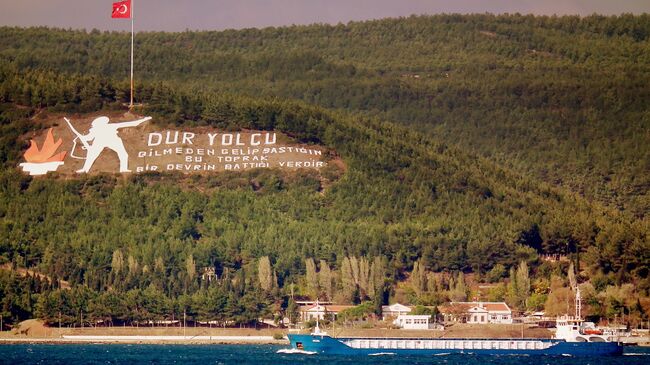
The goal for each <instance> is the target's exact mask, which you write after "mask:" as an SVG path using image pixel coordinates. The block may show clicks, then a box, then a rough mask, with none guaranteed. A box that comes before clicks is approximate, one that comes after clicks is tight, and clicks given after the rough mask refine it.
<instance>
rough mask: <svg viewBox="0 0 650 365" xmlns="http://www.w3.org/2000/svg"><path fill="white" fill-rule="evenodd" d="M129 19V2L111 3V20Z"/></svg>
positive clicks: (128, 0) (125, 0)
mask: <svg viewBox="0 0 650 365" xmlns="http://www.w3.org/2000/svg"><path fill="white" fill-rule="evenodd" d="M130 17H131V0H124V1H118V2H116V3H113V13H112V14H111V18H130Z"/></svg>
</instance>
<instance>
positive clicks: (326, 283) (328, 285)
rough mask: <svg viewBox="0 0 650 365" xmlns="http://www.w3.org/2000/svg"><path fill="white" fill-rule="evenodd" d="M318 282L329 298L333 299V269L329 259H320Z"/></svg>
mask: <svg viewBox="0 0 650 365" xmlns="http://www.w3.org/2000/svg"><path fill="white" fill-rule="evenodd" d="M318 283H319V284H320V287H321V289H322V290H323V292H324V293H325V297H326V299H327V300H332V294H333V293H332V271H331V270H330V267H329V265H328V264H327V261H325V260H320V270H319V271H318Z"/></svg>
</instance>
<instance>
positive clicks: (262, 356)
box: [0, 344, 650, 365]
mask: <svg viewBox="0 0 650 365" xmlns="http://www.w3.org/2000/svg"><path fill="white" fill-rule="evenodd" d="M282 348H288V346H274V345H255V346H252V345H99V344H97V345H49V344H20V345H0V364H13V365H18V364H202V365H208V364H237V365H247V364H255V365H259V364H327V365H332V364H355V365H363V364H395V365H406V364H446V365H447V364H449V365H455V364H458V365H464V364H469V365H488V364H512V365H515V364H549V365H564V364H566V365H599V364H621V365H636V364H639V365H640V364H644V365H647V364H650V348H647V347H645V348H643V347H627V348H626V349H625V354H624V355H623V356H617V357H550V356H540V357H537V356H530V357H527V356H476V355H446V356H426V357H424V356H422V357H412V356H374V357H363V356H324V355H301V354H282V353H277V351H278V350H279V349H282Z"/></svg>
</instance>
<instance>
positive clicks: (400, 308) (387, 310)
mask: <svg viewBox="0 0 650 365" xmlns="http://www.w3.org/2000/svg"><path fill="white" fill-rule="evenodd" d="M409 313H411V307H407V306H405V305H403V304H399V303H395V304H391V305H384V306H382V307H381V317H382V320H384V321H385V320H387V319H389V318H397V317H399V316H401V315H404V314H409Z"/></svg>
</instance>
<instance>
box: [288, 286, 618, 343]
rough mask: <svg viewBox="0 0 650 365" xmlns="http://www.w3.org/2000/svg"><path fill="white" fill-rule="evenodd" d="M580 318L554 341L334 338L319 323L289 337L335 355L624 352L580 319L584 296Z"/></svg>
mask: <svg viewBox="0 0 650 365" xmlns="http://www.w3.org/2000/svg"><path fill="white" fill-rule="evenodd" d="M576 302H577V306H576V316H573V317H569V316H563V317H558V318H557V319H556V331H555V335H554V337H553V338H546V339H542V338H529V339H527V338H517V339H515V338H510V339H487V338H485V339H482V338H417V337H414V338H403V337H393V338H391V337H366V338H341V337H331V336H329V335H328V334H327V333H325V332H322V331H320V328H319V325H318V322H317V324H316V329H315V330H314V332H312V333H311V334H289V335H288V338H289V341H290V343H291V347H292V350H291V351H293V352H297V353H308V354H331V355H370V356H372V355H415V356H426V355H446V354H460V353H464V354H476V355H555V356H615V355H621V354H622V353H623V346H622V344H621V343H620V342H619V341H618V338H617V337H614V336H608V335H604V334H602V333H596V332H594V331H589V330H587V329H588V327H586V326H584V321H583V320H582V319H581V318H580V315H579V314H580V304H579V303H580V294H579V291H578V292H577V295H576Z"/></svg>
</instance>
